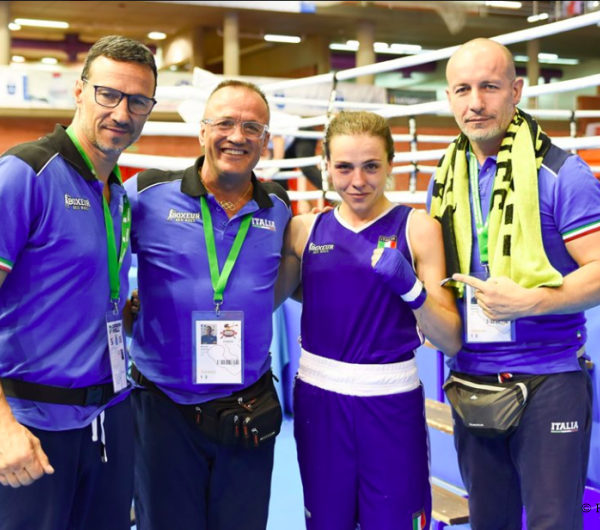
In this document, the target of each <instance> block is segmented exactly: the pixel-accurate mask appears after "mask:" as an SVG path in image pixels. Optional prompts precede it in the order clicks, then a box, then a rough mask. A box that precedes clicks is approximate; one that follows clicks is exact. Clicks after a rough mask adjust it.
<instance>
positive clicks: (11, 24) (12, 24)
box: [8, 22, 21, 31]
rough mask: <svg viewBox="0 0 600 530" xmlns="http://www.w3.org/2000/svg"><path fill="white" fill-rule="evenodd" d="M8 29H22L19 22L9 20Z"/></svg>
mask: <svg viewBox="0 0 600 530" xmlns="http://www.w3.org/2000/svg"><path fill="white" fill-rule="evenodd" d="M8 29H9V30H10V31H19V30H20V29H21V26H19V24H17V23H16V22H9V23H8Z"/></svg>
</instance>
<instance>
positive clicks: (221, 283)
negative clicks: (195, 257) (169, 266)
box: [200, 195, 253, 313]
mask: <svg viewBox="0 0 600 530" xmlns="http://www.w3.org/2000/svg"><path fill="white" fill-rule="evenodd" d="M200 210H201V212H202V224H203V226H204V241H205V243H206V254H207V255H208V264H209V266H210V280H211V282H212V286H213V291H214V302H215V307H216V310H217V313H218V311H219V307H220V306H221V304H222V303H223V292H224V291H225V287H226V286H227V282H228V280H229V275H230V274H231V271H232V270H233V266H234V265H235V262H236V261H237V258H238V256H239V255H240V250H241V248H242V244H243V243H244V240H245V239H246V235H247V234H248V229H249V228H250V220H251V219H252V215H253V214H251V213H248V214H246V215H245V216H244V218H243V219H242V223H241V225H240V228H239V230H238V232H237V234H236V236H235V239H234V240H233V245H232V246H231V249H230V250H229V254H228V256H227V259H226V260H225V265H224V266H223V270H222V271H221V273H219V263H218V260H217V247H216V246H215V234H214V231H213V224H212V217H211V215H210V210H209V209H208V204H207V203H206V197H204V195H202V196H201V197H200Z"/></svg>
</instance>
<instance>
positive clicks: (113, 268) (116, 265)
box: [67, 126, 131, 311]
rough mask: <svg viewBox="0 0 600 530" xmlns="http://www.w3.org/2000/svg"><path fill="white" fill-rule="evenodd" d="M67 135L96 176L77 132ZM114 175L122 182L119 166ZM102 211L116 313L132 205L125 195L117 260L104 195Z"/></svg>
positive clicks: (111, 292)
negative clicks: (120, 273)
mask: <svg viewBox="0 0 600 530" xmlns="http://www.w3.org/2000/svg"><path fill="white" fill-rule="evenodd" d="M67 134H68V135H69V138H70V139H71V141H72V142H73V144H75V147H76V148H77V150H78V151H79V154H80V155H81V157H82V158H83V160H84V162H85V163H86V165H87V167H88V168H89V169H90V171H91V172H92V173H93V174H94V175H96V170H95V169H94V165H93V164H92V161H91V160H90V159H89V157H88V155H87V153H86V152H85V151H84V150H83V147H82V146H81V144H80V143H79V140H78V139H77V136H75V131H74V130H73V128H72V127H71V126H69V127H67ZM113 173H114V174H115V175H116V176H117V178H118V179H119V182H122V179H121V170H120V169H119V166H116V165H115V167H114V168H113ZM102 209H103V212H104V228H105V230H106V250H107V258H108V279H109V282H110V300H111V302H112V303H113V306H114V309H115V311H118V304H119V294H120V290H121V279H120V278H119V272H120V271H121V268H122V266H123V261H124V260H125V254H127V247H128V246H129V236H130V234H131V205H130V204H129V200H128V199H127V195H123V217H122V219H121V248H120V252H119V257H118V259H117V243H116V241H115V229H114V225H113V220H112V217H111V215H110V208H109V207H108V202H107V201H106V197H104V194H102Z"/></svg>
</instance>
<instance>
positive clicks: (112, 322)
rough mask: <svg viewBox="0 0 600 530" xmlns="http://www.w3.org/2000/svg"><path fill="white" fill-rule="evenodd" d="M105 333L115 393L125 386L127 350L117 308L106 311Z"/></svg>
mask: <svg viewBox="0 0 600 530" xmlns="http://www.w3.org/2000/svg"><path fill="white" fill-rule="evenodd" d="M106 333H107V337H108V354H109V356H110V371H111V373H112V381H113V389H114V391H115V393H117V392H120V391H121V390H123V389H124V388H126V387H127V352H126V349H125V334H124V329H123V319H122V318H121V315H120V313H119V310H118V308H115V309H112V310H110V311H107V312H106Z"/></svg>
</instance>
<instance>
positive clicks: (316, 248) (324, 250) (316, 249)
mask: <svg viewBox="0 0 600 530" xmlns="http://www.w3.org/2000/svg"><path fill="white" fill-rule="evenodd" d="M334 248H335V245H334V244H333V243H326V244H324V245H315V244H314V243H313V242H312V241H311V242H310V244H309V245H308V252H310V253H311V254H328V253H329V252H331V251H332V250H333V249H334Z"/></svg>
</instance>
